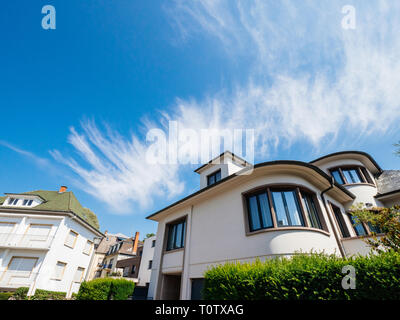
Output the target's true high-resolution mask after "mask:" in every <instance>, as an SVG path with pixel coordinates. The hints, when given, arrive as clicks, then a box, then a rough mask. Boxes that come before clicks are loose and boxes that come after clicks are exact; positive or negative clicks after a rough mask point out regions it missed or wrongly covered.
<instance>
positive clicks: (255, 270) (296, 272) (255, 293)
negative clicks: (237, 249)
mask: <svg viewBox="0 0 400 320" xmlns="http://www.w3.org/2000/svg"><path fill="white" fill-rule="evenodd" d="M346 265H351V266H353V267H354V268H355V271H356V278H355V284H356V288H355V289H347V290H345V289H343V288H342V279H343V278H344V277H345V276H346V275H347V273H346V272H345V273H342V268H343V267H344V266H346ZM203 295H204V298H205V299H211V300H243V299H244V300H321V299H322V300H353V299H356V300H359V299H374V300H375V299H380V300H382V299H396V300H397V299H400V254H399V253H396V252H394V251H392V250H391V251H388V252H383V253H380V254H379V255H370V256H364V257H363V256H357V257H352V258H339V257H336V256H333V255H331V256H328V255H324V254H310V255H305V254H301V255H296V256H294V257H292V258H276V259H271V260H267V261H265V262H260V261H256V262H253V263H244V264H240V263H228V264H225V265H220V266H215V267H213V268H211V269H209V270H208V271H207V272H206V273H205V286H204V289H203Z"/></svg>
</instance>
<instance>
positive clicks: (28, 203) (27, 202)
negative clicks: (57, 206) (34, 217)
mask: <svg viewBox="0 0 400 320" xmlns="http://www.w3.org/2000/svg"><path fill="white" fill-rule="evenodd" d="M32 202H33V200H29V199H25V200H24V202H23V203H22V205H23V206H27V207H29V206H31V205H32Z"/></svg>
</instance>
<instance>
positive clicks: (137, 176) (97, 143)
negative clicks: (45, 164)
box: [51, 121, 184, 213]
mask: <svg viewBox="0 0 400 320" xmlns="http://www.w3.org/2000/svg"><path fill="white" fill-rule="evenodd" d="M82 128H83V133H78V132H77V131H76V130H75V129H74V128H71V130H70V131H71V133H70V135H69V138H68V140H69V143H70V144H71V145H72V146H73V147H74V148H75V150H76V151H77V152H78V154H79V156H80V157H81V158H82V159H81V160H83V161H80V162H78V161H76V160H75V159H73V158H71V157H64V156H63V155H62V154H61V153H60V152H59V151H57V150H54V151H51V155H52V156H53V157H54V158H55V159H56V160H58V161H60V162H62V163H64V164H65V165H67V166H68V167H70V168H71V169H72V170H73V171H74V172H75V173H76V174H77V175H78V176H79V179H77V180H75V181H74V182H75V184H76V185H78V186H80V188H81V189H82V190H84V191H86V192H87V193H89V194H91V195H93V196H94V197H96V198H97V199H99V200H100V201H103V202H105V203H107V204H108V205H109V206H110V207H111V208H112V209H113V210H114V212H115V213H135V212H134V205H135V204H139V205H140V206H141V207H142V208H146V207H148V206H149V205H151V204H152V200H153V197H161V196H162V197H167V198H169V197H172V196H174V195H176V194H179V193H181V192H182V191H183V188H184V185H183V183H182V182H181V181H180V180H179V177H178V167H177V166H176V165H175V166H174V165H165V166H160V165H149V164H147V163H146V159H145V154H146V146H145V144H144V143H142V142H141V141H139V140H138V138H137V137H135V136H134V135H132V136H131V137H130V139H129V138H125V137H122V136H120V135H119V134H118V133H117V132H116V131H113V130H112V129H111V128H106V130H105V131H106V133H103V132H101V131H100V130H99V129H98V127H97V126H96V125H95V124H94V123H93V122H91V121H87V122H82ZM82 162H83V163H84V164H82ZM132 211H133V212H132Z"/></svg>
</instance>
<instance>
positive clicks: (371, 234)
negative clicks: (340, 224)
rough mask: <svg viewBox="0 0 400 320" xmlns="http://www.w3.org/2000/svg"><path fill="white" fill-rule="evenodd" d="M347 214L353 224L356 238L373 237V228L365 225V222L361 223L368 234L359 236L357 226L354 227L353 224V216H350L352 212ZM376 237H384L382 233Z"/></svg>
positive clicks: (352, 224)
mask: <svg viewBox="0 0 400 320" xmlns="http://www.w3.org/2000/svg"><path fill="white" fill-rule="evenodd" d="M346 214H347V216H348V218H349V220H350V223H351V226H352V228H353V230H354V233H355V234H356V236H355V238H365V237H371V236H373V232H372V231H371V228H370V227H369V225H368V223H365V222H361V225H362V226H363V228H364V230H365V232H366V234H365V235H358V234H357V230H356V228H355V225H354V223H353V221H352V219H351V214H350V212H346ZM375 235H382V233H375ZM352 238H354V237H352Z"/></svg>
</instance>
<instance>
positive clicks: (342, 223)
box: [331, 204, 350, 238]
mask: <svg viewBox="0 0 400 320" xmlns="http://www.w3.org/2000/svg"><path fill="white" fill-rule="evenodd" d="M331 207H332V210H333V213H334V214H335V218H336V221H337V224H338V226H339V229H340V232H341V233H342V237H343V238H348V237H350V233H349V231H348V230H347V227H346V222H345V221H344V217H343V213H342V211H341V210H340V209H339V208H338V207H336V206H334V205H332V204H331Z"/></svg>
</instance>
